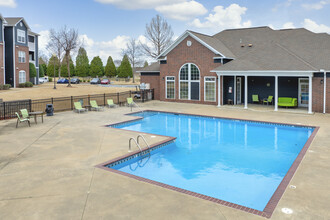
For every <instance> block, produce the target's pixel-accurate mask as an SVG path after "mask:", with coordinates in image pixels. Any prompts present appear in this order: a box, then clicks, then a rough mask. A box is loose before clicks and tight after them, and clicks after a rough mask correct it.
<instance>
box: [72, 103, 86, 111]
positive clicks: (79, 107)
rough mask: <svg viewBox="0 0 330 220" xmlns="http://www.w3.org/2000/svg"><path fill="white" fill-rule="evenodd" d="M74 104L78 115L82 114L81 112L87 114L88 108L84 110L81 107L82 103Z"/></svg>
mask: <svg viewBox="0 0 330 220" xmlns="http://www.w3.org/2000/svg"><path fill="white" fill-rule="evenodd" d="M73 104H74V108H75V110H74V111H77V112H78V113H80V112H87V111H88V110H87V109H86V108H83V107H82V106H81V102H74V103H73Z"/></svg>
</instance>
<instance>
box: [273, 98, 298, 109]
mask: <svg viewBox="0 0 330 220" xmlns="http://www.w3.org/2000/svg"><path fill="white" fill-rule="evenodd" d="M277 105H278V106H282V107H297V106H298V102H297V98H290V97H279V98H278V102H277Z"/></svg>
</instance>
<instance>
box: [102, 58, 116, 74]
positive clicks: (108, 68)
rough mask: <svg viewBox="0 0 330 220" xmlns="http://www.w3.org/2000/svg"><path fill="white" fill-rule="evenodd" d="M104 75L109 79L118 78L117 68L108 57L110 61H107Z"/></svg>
mask: <svg viewBox="0 0 330 220" xmlns="http://www.w3.org/2000/svg"><path fill="white" fill-rule="evenodd" d="M104 73H105V75H106V76H107V77H112V76H116V74H117V70H116V66H115V63H114V62H113V60H112V57H111V56H109V57H108V61H107V65H106V66H105V70H104Z"/></svg>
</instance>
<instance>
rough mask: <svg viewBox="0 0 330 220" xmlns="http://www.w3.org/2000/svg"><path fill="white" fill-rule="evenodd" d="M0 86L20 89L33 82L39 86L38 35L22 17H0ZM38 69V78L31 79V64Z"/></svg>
mask: <svg viewBox="0 0 330 220" xmlns="http://www.w3.org/2000/svg"><path fill="white" fill-rule="evenodd" d="M0 26H1V28H0V29H1V34H0V36H1V37H0V67H1V70H0V84H10V85H11V86H12V87H18V85H19V83H25V82H27V81H31V82H33V83H34V84H38V78H39V64H38V36H39V35H38V34H36V33H33V32H31V31H30V27H29V26H28V24H27V23H26V21H25V20H24V18H22V17H18V18H4V17H2V16H1V15H0ZM30 62H31V63H33V64H34V65H35V67H36V69H37V77H35V78H30V73H29V63H30Z"/></svg>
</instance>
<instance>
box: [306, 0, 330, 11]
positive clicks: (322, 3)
mask: <svg viewBox="0 0 330 220" xmlns="http://www.w3.org/2000/svg"><path fill="white" fill-rule="evenodd" d="M328 4H330V0H322V1H319V2H316V3H306V4H302V5H301V6H302V7H303V8H305V9H308V10H320V9H322V8H323V7H324V6H325V5H328Z"/></svg>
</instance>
